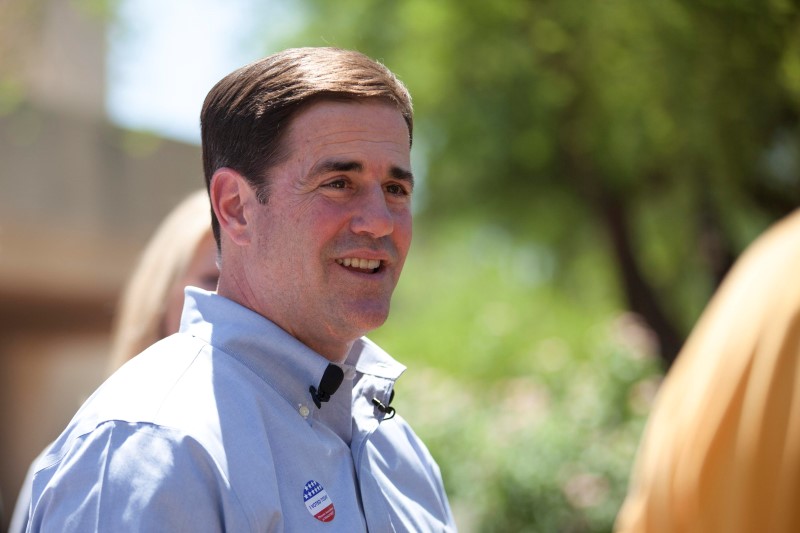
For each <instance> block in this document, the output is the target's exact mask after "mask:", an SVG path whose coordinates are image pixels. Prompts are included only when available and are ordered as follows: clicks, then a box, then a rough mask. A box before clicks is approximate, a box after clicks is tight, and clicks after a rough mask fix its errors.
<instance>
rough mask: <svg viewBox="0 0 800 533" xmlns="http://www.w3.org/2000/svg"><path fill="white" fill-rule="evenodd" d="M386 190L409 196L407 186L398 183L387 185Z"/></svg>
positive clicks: (390, 192)
mask: <svg viewBox="0 0 800 533" xmlns="http://www.w3.org/2000/svg"><path fill="white" fill-rule="evenodd" d="M386 192H388V193H389V194H394V195H396V196H408V191H407V190H406V188H405V187H403V186H402V185H398V184H396V183H392V184H390V185H387V186H386Z"/></svg>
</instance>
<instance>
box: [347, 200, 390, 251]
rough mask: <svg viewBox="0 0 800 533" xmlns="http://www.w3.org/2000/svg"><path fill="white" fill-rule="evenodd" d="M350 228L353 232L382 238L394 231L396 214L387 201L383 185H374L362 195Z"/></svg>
mask: <svg viewBox="0 0 800 533" xmlns="http://www.w3.org/2000/svg"><path fill="white" fill-rule="evenodd" d="M360 196H361V198H360V201H359V202H357V205H356V206H355V212H354V213H353V218H352V219H351V221H350V229H351V230H352V231H353V233H356V234H360V235H369V236H371V237H373V238H376V239H377V238H380V237H385V236H386V235H389V234H391V233H392V231H394V216H393V214H392V212H391V210H390V209H389V206H388V205H387V203H386V196H385V193H384V191H383V188H382V187H373V188H370V189H369V191H364V192H363V193H362V195H360Z"/></svg>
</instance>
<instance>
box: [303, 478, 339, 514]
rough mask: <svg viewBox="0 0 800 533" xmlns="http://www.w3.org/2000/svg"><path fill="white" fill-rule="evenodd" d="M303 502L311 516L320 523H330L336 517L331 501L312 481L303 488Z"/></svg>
mask: <svg viewBox="0 0 800 533" xmlns="http://www.w3.org/2000/svg"><path fill="white" fill-rule="evenodd" d="M303 501H304V502H305V504H306V509H308V512H309V513H311V516H313V517H314V518H316V519H317V520H319V521H320V522H331V521H332V520H333V517H334V516H336V509H334V507H333V501H331V498H330V496H328V493H327V492H326V491H325V489H324V488H323V486H322V485H320V484H319V483H317V482H316V481H314V480H313V479H312V480H311V481H309V482H308V483H306V486H305V487H303Z"/></svg>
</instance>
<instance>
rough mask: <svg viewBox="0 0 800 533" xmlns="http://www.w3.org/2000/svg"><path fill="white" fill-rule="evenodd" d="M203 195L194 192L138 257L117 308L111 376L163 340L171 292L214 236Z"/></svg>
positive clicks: (173, 212) (171, 214)
mask: <svg viewBox="0 0 800 533" xmlns="http://www.w3.org/2000/svg"><path fill="white" fill-rule="evenodd" d="M210 209H211V208H210V204H209V201H208V194H207V193H206V191H205V189H201V190H198V191H195V192H194V193H192V194H191V195H189V196H188V197H187V198H185V199H184V200H183V201H182V202H181V203H179V204H178V205H177V206H176V207H175V208H174V209H173V210H172V211H171V212H170V213H169V214H168V215H167V217H166V218H165V219H164V221H163V222H162V223H161V225H160V226H159V227H158V229H157V230H156V231H155V233H154V234H153V236H152V237H151V238H150V241H149V242H148V244H147V246H146V247H145V249H144V251H143V252H142V254H141V255H140V256H139V261H138V263H137V265H136V268H135V270H134V271H133V273H132V274H131V276H130V277H129V278H128V282H127V283H126V285H125V288H124V289H123V291H122V294H121V297H120V300H119V302H118V304H117V309H116V314H115V318H114V325H113V328H112V333H111V354H110V359H109V370H110V371H111V372H113V371H114V370H116V369H117V368H119V367H120V366H122V365H123V364H124V363H125V362H126V361H128V360H129V359H130V358H132V357H133V356H135V355H136V354H138V353H139V352H141V351H142V350H144V349H145V348H147V347H148V346H150V345H151V344H153V343H154V342H156V341H158V340H160V339H161V338H162V337H163V336H164V334H165V333H172V332H164V331H163V322H164V315H165V312H166V302H167V299H168V297H169V291H170V288H171V287H172V286H173V285H174V284H175V283H176V282H177V280H178V279H180V278H181V277H182V276H183V275H184V273H185V272H186V269H187V268H188V266H189V262H190V261H191V259H192V256H193V255H194V253H195V251H196V250H197V247H198V245H199V244H200V243H201V242H202V240H203V238H205V237H206V236H209V235H211V214H210Z"/></svg>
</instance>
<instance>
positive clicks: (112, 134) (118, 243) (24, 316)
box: [0, 0, 203, 531]
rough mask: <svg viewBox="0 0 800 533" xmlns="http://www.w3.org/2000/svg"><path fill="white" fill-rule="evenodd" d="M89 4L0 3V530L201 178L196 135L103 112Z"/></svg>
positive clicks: (95, 372) (100, 31) (96, 375)
mask: <svg viewBox="0 0 800 533" xmlns="http://www.w3.org/2000/svg"><path fill="white" fill-rule="evenodd" d="M90 4H91V3H90V2H75V1H73V0H6V1H4V2H0V82H2V83H0V91H2V92H0V428H2V429H1V430H0V497H2V503H3V507H4V513H3V516H2V517H0V530H3V531H5V530H6V527H7V521H8V519H9V513H10V511H11V509H12V507H13V505H14V502H15V500H16V497H17V491H18V489H19V486H20V484H21V482H22V479H23V476H24V474H25V471H26V470H27V468H28V465H29V464H30V461H31V459H32V458H33V457H34V456H36V455H37V454H38V453H39V452H40V451H41V450H42V448H43V447H44V446H45V445H46V444H47V443H48V442H49V441H50V440H52V439H53V438H55V437H56V436H57V434H58V433H59V432H60V430H61V429H62V428H63V427H64V425H65V424H66V423H67V422H68V421H69V419H70V418H71V416H72V414H74V412H75V410H76V409H77V407H78V405H79V404H80V402H81V400H82V399H83V398H85V397H86V396H87V395H88V394H89V393H91V391H92V390H93V389H94V388H95V387H96V386H97V385H98V384H99V383H100V381H101V380H102V379H103V378H104V376H105V374H106V367H107V363H106V357H107V349H108V333H109V329H110V325H111V319H112V316H113V312H114V306H115V303H116V299H117V294H118V292H119V290H120V288H121V286H122V284H123V282H124V280H125V279H126V277H127V275H128V274H129V272H130V271H131V269H132V268H133V264H134V261H135V260H136V258H137V256H138V253H139V251H140V250H141V248H142V246H143V245H144V244H145V243H146V241H147V239H148V238H149V236H150V234H151V232H152V231H153V230H154V229H155V227H156V226H157V225H158V223H159V222H160V221H161V219H162V218H163V217H164V215H165V214H166V213H167V212H168V211H169V210H170V209H171V208H172V207H173V206H174V205H175V204H176V203H177V202H178V201H179V200H180V199H182V198H183V197H184V196H185V195H186V194H187V193H188V192H190V191H191V190H194V189H196V188H199V187H201V186H202V185H203V179H202V167H201V161H200V154H199V148H198V147H197V146H191V145H186V144H182V143H177V142H171V141H166V140H163V139H159V138H157V137H154V136H150V135H144V134H141V133H135V132H130V131H125V130H122V129H119V128H115V127H113V126H111V125H110V124H108V123H107V121H106V119H105V118H104V91H105V88H104V85H105V47H106V46H105V40H106V37H105V22H104V20H102V19H101V18H96V17H93V16H92V15H91V14H88V13H87V12H85V11H82V10H81V7H80V6H85V5H90ZM9 87H17V89H18V91H16V92H15V90H9ZM9 102H10V103H9ZM198 113H199V110H198Z"/></svg>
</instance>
